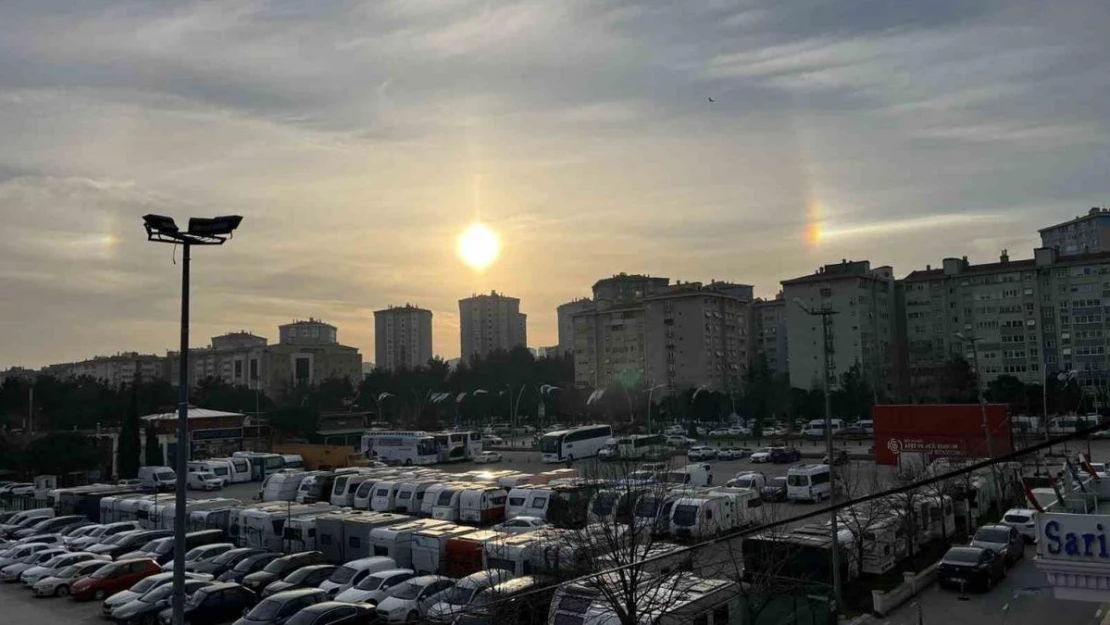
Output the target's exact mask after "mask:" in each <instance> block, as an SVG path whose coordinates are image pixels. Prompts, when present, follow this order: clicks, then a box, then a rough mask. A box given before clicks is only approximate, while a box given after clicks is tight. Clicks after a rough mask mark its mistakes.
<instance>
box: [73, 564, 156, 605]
mask: <svg viewBox="0 0 1110 625" xmlns="http://www.w3.org/2000/svg"><path fill="white" fill-rule="evenodd" d="M161 572H162V567H160V566H158V563H157V562H155V561H154V559H153V558H135V559H133V560H121V561H119V562H113V563H111V564H109V565H107V566H105V567H103V568H100V569H98V570H97V571H96V572H95V573H93V574H92V575H90V576H88V577H82V578H81V579H79V580H77V581H75V582H73V586H72V587H70V589H69V590H70V596H71V597H73V599H74V600H75V601H88V600H89V599H98V600H99V599H103V598H105V597H107V596H108V595H112V594H115V593H117V592H120V591H121V590H127V589H128V588H131V587H132V586H134V585H135V583H136V582H138V581H139V580H141V579H143V578H144V577H150V576H151V575H155V574H158V573H161Z"/></svg>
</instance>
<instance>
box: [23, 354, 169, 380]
mask: <svg viewBox="0 0 1110 625" xmlns="http://www.w3.org/2000/svg"><path fill="white" fill-rule="evenodd" d="M42 373H44V374H47V375H52V376H54V377H56V378H59V379H63V380H64V379H72V378H83V377H89V378H93V379H96V380H100V381H101V382H103V383H105V384H107V385H109V386H112V387H119V386H123V385H126V384H131V383H132V382H134V381H135V379H136V378H138V379H141V380H147V381H150V380H153V379H155V378H162V379H164V378H165V377H166V374H167V369H166V359H165V358H164V357H163V356H158V355H156V354H140V353H138V352H122V353H119V354H115V355H114V356H97V357H95V358H90V359H88V360H82V361H80V362H68V363H63V364H57V365H49V366H47V367H44V368H43V370H42Z"/></svg>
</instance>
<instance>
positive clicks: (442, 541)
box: [411, 524, 475, 575]
mask: <svg viewBox="0 0 1110 625" xmlns="http://www.w3.org/2000/svg"><path fill="white" fill-rule="evenodd" d="M474 532H475V529H474V528H473V527H466V526H463V525H451V524H448V525H440V526H437V527H432V528H427V529H422V530H420V531H418V532H415V533H414V534H413V535H412V538H411V551H412V569H413V570H414V571H416V572H417V573H418V574H420V575H429V574H438V573H440V572H441V571H444V570H446V568H447V566H446V559H447V543H448V542H449V541H450V540H451V539H453V538H458V537H460V536H466V535H468V534H473V533H474Z"/></svg>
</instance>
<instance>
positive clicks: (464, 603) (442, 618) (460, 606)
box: [425, 569, 514, 623]
mask: <svg viewBox="0 0 1110 625" xmlns="http://www.w3.org/2000/svg"><path fill="white" fill-rule="evenodd" d="M513 577H514V575H513V573H512V572H511V571H507V570H505V569H485V570H482V571H478V572H477V573H472V574H470V575H467V576H466V577H463V578H462V579H460V580H459V581H457V582H455V585H454V586H452V587H451V588H450V590H448V591H447V592H446V593H444V594H443V597H442V599H440V600H439V601H438V602H436V603H435V604H433V605H432V606H431V607H429V608H428V610H427V612H426V613H425V616H426V617H427V619H428V620H429V621H431V622H433V623H450V622H452V621H453V620H454V619H455V617H457V616H459V615H461V614H464V613H466V612H468V611H469V610H470V604H471V602H472V601H473V600H474V597H475V596H477V594H478V593H480V592H481V591H483V590H485V589H487V588H490V587H491V586H496V585H497V584H500V583H501V582H504V581H508V580H510V579H512V578H513Z"/></svg>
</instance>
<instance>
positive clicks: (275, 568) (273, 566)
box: [262, 558, 289, 573]
mask: <svg viewBox="0 0 1110 625" xmlns="http://www.w3.org/2000/svg"><path fill="white" fill-rule="evenodd" d="M288 563H289V561H288V560H286V559H285V558H278V559H277V560H274V561H273V562H271V563H269V564H267V565H266V568H264V569H262V570H263V571H266V572H267V573H281V572H282V571H284V570H285V567H286V565H287V564H288Z"/></svg>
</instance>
